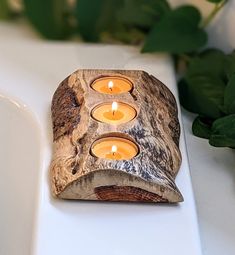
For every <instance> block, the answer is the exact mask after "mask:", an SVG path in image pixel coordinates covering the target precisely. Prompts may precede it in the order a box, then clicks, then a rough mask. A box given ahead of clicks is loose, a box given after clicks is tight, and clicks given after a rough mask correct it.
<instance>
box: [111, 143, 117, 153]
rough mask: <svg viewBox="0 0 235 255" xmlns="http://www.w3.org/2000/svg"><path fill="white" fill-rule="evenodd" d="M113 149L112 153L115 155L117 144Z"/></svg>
mask: <svg viewBox="0 0 235 255" xmlns="http://www.w3.org/2000/svg"><path fill="white" fill-rule="evenodd" d="M111 151H112V153H113V155H114V154H115V152H117V146H116V145H113V146H112V149H111Z"/></svg>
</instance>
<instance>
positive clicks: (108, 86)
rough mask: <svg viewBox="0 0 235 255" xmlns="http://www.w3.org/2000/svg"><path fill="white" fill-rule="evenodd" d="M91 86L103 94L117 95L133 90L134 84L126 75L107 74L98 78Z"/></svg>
mask: <svg viewBox="0 0 235 255" xmlns="http://www.w3.org/2000/svg"><path fill="white" fill-rule="evenodd" d="M91 88H92V89H94V90H95V91H98V92H100V93H103V94H110V95H115V94H121V93H125V92H129V91H131V90H132V89H133V84H132V82H131V81H129V80H128V79H126V78H124V77H118V76H105V77H102V78H98V79H96V80H95V81H94V82H93V83H92V84H91Z"/></svg>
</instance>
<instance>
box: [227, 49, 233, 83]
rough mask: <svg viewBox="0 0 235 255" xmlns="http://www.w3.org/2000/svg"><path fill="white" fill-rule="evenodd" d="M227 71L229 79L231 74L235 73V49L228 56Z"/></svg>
mask: <svg viewBox="0 0 235 255" xmlns="http://www.w3.org/2000/svg"><path fill="white" fill-rule="evenodd" d="M225 73H226V75H227V78H228V79H230V78H231V76H232V75H233V74H235V51H233V52H232V53H231V54H229V55H227V56H226V60H225Z"/></svg>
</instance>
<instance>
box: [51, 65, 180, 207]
mask: <svg viewBox="0 0 235 255" xmlns="http://www.w3.org/2000/svg"><path fill="white" fill-rule="evenodd" d="M102 76H120V77H125V78H127V79H129V80H130V81H131V82H132V83H133V86H134V88H133V90H132V91H130V92H127V93H123V94H116V95H107V94H102V93H99V92H96V91H94V90H93V89H92V88H91V87H90V85H91V84H92V82H93V81H94V80H95V79H97V78H100V77H102ZM114 100H115V101H121V102H124V103H128V104H129V105H131V106H133V107H135V109H136V110H137V117H136V118H135V119H133V120H132V121H130V122H128V123H125V124H120V125H110V124H105V123H100V122H97V121H96V120H94V119H93V118H91V117H90V113H91V110H92V109H93V108H94V107H95V106H96V105H98V104H100V103H103V102H113V101H114ZM177 115H178V112H177V105H176V101H175V98H174V96H173V94H172V93H171V92H170V90H169V89H168V88H167V87H166V86H165V85H164V84H162V83H161V82H160V81H159V80H157V79H156V78H155V77H153V76H151V75H149V74H147V73H146V72H144V71H127V70H126V71H120V70H78V71H76V72H74V73H73V74H72V75H70V76H69V77H67V78H66V79H65V80H64V81H63V82H62V83H61V84H60V85H59V87H58V89H57V90H56V92H55V94H54V96H53V100H52V121H53V134H54V142H53V144H54V153H53V159H52V163H51V169H50V176H51V186H52V191H53V194H54V195H55V196H57V197H59V198H64V199H83V200H108V201H142V202H181V201H183V197H182V195H181V193H180V191H179V190H178V188H177V186H176V184H175V182H174V179H175V177H176V175H177V173H178V171H179V168H180V164H181V154H180V150H179V136H180V126H179V121H178V117H177ZM110 135H116V136H120V137H124V138H128V139H130V140H132V141H135V142H136V143H137V144H138V146H139V148H140V153H139V154H138V155H137V156H136V157H134V158H133V159H131V160H108V159H100V158H96V157H93V156H91V154H90V148H91V145H92V143H93V142H94V141H95V140H96V139H97V138H100V137H105V136H110Z"/></svg>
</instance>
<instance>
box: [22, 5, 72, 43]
mask: <svg viewBox="0 0 235 255" xmlns="http://www.w3.org/2000/svg"><path fill="white" fill-rule="evenodd" d="M24 7H25V13H26V16H27V17H28V19H29V20H30V21H31V23H32V24H33V25H34V27H35V28H36V29H37V30H38V31H39V33H41V34H42V35H43V36H45V37H46V38H48V39H65V38H66V37H67V36H68V35H69V34H70V28H69V25H68V20H67V16H66V12H67V10H68V7H67V2H66V0H33V1H32V0H24Z"/></svg>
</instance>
